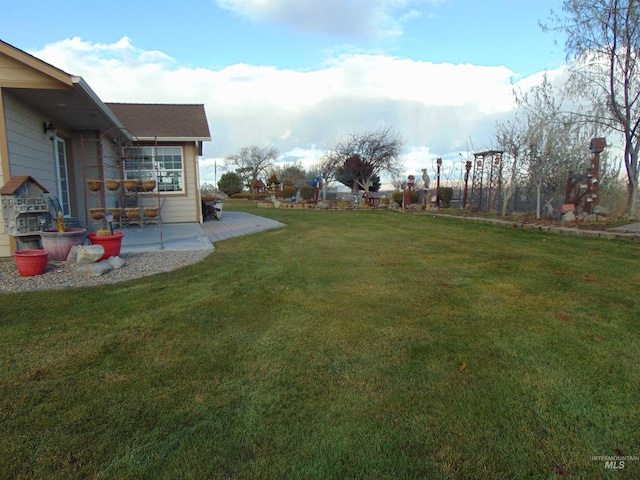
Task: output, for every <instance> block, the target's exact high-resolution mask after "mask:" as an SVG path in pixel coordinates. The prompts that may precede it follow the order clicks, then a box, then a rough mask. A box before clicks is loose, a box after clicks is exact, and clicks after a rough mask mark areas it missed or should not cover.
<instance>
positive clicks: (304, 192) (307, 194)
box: [300, 185, 313, 200]
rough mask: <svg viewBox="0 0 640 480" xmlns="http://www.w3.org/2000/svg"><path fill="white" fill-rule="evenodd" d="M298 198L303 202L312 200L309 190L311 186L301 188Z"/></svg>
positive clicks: (311, 193)
mask: <svg viewBox="0 0 640 480" xmlns="http://www.w3.org/2000/svg"><path fill="white" fill-rule="evenodd" d="M300 196H301V197H302V198H303V199H305V200H313V188H311V185H303V186H301V187H300Z"/></svg>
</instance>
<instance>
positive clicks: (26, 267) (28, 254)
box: [13, 250, 49, 277]
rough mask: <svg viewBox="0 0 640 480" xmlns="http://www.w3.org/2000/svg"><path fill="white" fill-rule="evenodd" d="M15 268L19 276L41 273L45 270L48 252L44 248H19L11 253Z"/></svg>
mask: <svg viewBox="0 0 640 480" xmlns="http://www.w3.org/2000/svg"><path fill="white" fill-rule="evenodd" d="M13 259H14V261H15V262H16V268H17V269H18V273H19V274H20V276H21V277H33V276H35V275H42V274H43V273H44V272H45V271H46V270H47V262H48V261H49V252H47V251H46V250H20V251H19V252H15V253H14V254H13Z"/></svg>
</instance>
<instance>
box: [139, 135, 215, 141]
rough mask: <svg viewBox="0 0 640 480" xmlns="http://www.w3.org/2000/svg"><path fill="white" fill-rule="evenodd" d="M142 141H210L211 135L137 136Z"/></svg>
mask: <svg viewBox="0 0 640 480" xmlns="http://www.w3.org/2000/svg"><path fill="white" fill-rule="evenodd" d="M137 139H138V140H140V141H141V142H154V141H156V140H157V141H158V142H210V141H211V137H140V136H138V137H137Z"/></svg>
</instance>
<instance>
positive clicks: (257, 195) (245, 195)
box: [231, 192, 269, 201]
mask: <svg viewBox="0 0 640 480" xmlns="http://www.w3.org/2000/svg"><path fill="white" fill-rule="evenodd" d="M231 197H232V198H235V199H243V198H245V199H247V200H254V201H259V200H265V199H267V198H269V194H268V193H250V192H242V193H236V194H235V195H232V196H231Z"/></svg>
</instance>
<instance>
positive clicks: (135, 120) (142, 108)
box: [105, 103, 211, 140]
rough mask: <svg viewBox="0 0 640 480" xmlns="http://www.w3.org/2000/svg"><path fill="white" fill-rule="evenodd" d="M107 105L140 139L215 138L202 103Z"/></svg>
mask: <svg viewBox="0 0 640 480" xmlns="http://www.w3.org/2000/svg"><path fill="white" fill-rule="evenodd" d="M105 104H106V105H107V107H109V109H110V110H111V111H112V112H113V113H114V114H115V116H116V117H118V119H119V120H120V121H121V122H122V124H123V125H124V126H125V127H126V128H127V129H129V130H130V131H131V133H133V134H134V135H136V136H137V137H138V138H153V137H158V139H159V140H161V139H163V138H173V139H176V138H180V139H189V140H211V134H210V133H209V124H208V123H207V117H206V115H205V111H204V105H202V104H164V103H105Z"/></svg>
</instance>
